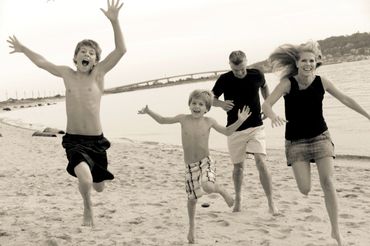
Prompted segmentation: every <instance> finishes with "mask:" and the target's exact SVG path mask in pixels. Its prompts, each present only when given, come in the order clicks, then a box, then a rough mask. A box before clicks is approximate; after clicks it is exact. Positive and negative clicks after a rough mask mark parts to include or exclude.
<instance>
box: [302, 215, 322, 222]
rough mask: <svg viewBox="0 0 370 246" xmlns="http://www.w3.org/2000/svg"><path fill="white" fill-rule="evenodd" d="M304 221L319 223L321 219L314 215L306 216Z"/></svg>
mask: <svg viewBox="0 0 370 246" xmlns="http://www.w3.org/2000/svg"><path fill="white" fill-rule="evenodd" d="M304 221H307V222H320V221H321V219H320V218H319V217H317V216H315V215H309V216H306V217H305V218H304Z"/></svg>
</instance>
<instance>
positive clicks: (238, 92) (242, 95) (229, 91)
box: [212, 69, 266, 131]
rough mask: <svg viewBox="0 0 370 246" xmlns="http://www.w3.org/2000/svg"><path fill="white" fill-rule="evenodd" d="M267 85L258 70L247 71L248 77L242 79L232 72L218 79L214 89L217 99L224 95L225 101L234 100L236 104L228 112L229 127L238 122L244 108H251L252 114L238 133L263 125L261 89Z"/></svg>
mask: <svg viewBox="0 0 370 246" xmlns="http://www.w3.org/2000/svg"><path fill="white" fill-rule="evenodd" d="M265 84H266V80H265V76H264V75H263V73H261V72H260V71H259V70H257V69H247V75H246V76H245V77H244V78H242V79H239V78H237V77H235V76H234V74H233V72H232V71H230V72H227V73H224V74H222V75H221V76H220V77H219V78H218V80H217V81H216V83H215V85H214V87H213V89H212V91H213V94H214V95H215V97H216V98H219V97H220V96H221V95H222V94H223V95H224V100H225V101H226V100H232V101H233V103H234V107H233V108H232V109H231V110H230V111H228V112H227V126H229V125H231V124H233V123H234V122H235V121H237V120H238V110H239V109H242V108H243V107H244V106H249V108H250V111H251V112H252V114H251V116H250V117H249V118H248V119H247V120H246V121H244V123H243V124H242V125H241V126H240V127H239V128H238V130H237V131H242V130H245V129H247V128H250V127H257V126H261V125H262V124H263V122H262V119H261V103H260V97H259V89H260V88H262V87H264V86H265Z"/></svg>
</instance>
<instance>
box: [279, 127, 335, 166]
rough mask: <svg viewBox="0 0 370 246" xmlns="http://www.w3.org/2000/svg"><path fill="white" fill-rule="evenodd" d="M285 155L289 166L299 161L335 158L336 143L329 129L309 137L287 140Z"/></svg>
mask: <svg viewBox="0 0 370 246" xmlns="http://www.w3.org/2000/svg"><path fill="white" fill-rule="evenodd" d="M285 155H286V159H287V165H288V166H291V165H292V164H293V163H295V162H298V161H306V162H315V161H316V160H318V159H321V158H325V157H333V158H335V152H334V143H333V141H332V140H331V137H330V133H329V131H325V132H323V133H321V134H320V135H318V136H316V137H313V138H309V139H300V140H295V141H290V140H285Z"/></svg>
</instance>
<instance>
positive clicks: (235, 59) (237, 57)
mask: <svg viewBox="0 0 370 246" xmlns="http://www.w3.org/2000/svg"><path fill="white" fill-rule="evenodd" d="M246 58H247V56H246V55H245V53H244V52H243V51H241V50H234V51H233V52H231V53H230V55H229V61H230V62H231V63H233V64H234V65H239V64H240V63H242V62H243V60H244V59H246Z"/></svg>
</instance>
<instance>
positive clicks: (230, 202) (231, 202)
mask: <svg viewBox="0 0 370 246" xmlns="http://www.w3.org/2000/svg"><path fill="white" fill-rule="evenodd" d="M224 198H225V202H226V204H227V206H229V208H231V207H232V206H233V205H234V198H233V197H232V196H230V195H229V194H227V195H226V196H225V197H224Z"/></svg>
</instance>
